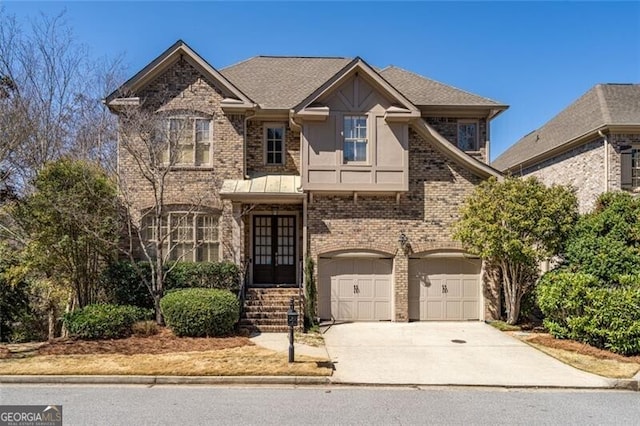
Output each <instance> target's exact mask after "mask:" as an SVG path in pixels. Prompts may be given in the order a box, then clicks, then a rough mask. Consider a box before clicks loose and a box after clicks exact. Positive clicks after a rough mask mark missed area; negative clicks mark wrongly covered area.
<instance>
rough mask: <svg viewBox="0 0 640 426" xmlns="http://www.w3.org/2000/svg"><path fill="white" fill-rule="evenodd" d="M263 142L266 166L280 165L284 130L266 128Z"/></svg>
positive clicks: (282, 153)
mask: <svg viewBox="0 0 640 426" xmlns="http://www.w3.org/2000/svg"><path fill="white" fill-rule="evenodd" d="M265 142H266V151H267V152H266V157H267V158H266V160H267V164H282V163H283V158H284V152H283V151H284V128H283V127H268V128H267V131H266V141H265Z"/></svg>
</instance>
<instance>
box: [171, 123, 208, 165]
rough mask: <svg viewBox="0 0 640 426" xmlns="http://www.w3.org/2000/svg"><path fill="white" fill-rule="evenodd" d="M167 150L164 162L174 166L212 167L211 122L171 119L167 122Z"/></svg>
mask: <svg viewBox="0 0 640 426" xmlns="http://www.w3.org/2000/svg"><path fill="white" fill-rule="evenodd" d="M166 134H167V137H166V139H167V148H166V151H164V152H163V153H162V162H163V163H164V164H168V165H172V166H174V165H175V166H196V167H201V166H210V165H211V141H212V132H211V120H210V119H209V118H200V117H171V118H169V119H168V120H167V133H166Z"/></svg>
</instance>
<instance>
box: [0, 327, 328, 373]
mask: <svg viewBox="0 0 640 426" xmlns="http://www.w3.org/2000/svg"><path fill="white" fill-rule="evenodd" d="M328 361H329V360H327V359H316V358H312V357H305V356H302V355H297V356H296V362H294V363H291V364H289V363H288V356H287V354H282V353H277V352H274V351H271V350H268V349H265V348H262V347H258V346H255V345H254V344H253V343H252V342H251V341H250V340H249V339H248V338H246V337H227V338H178V337H175V336H173V334H171V332H170V331H169V330H166V329H164V330H162V331H161V332H160V333H159V334H157V335H155V336H149V337H130V338H127V339H117V340H101V341H82V340H57V341H54V342H51V343H44V344H30V345H29V344H27V345H2V346H0V374H11V375H20V374H23V375H24V374H34V375H163V376H165V375H166V376H330V375H331V373H332V369H331V365H330V363H329V362H328Z"/></svg>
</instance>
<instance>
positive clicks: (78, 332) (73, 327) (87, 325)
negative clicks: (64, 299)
mask: <svg viewBox="0 0 640 426" xmlns="http://www.w3.org/2000/svg"><path fill="white" fill-rule="evenodd" d="M150 317H151V311H149V310H146V309H142V308H138V307H135V306H129V305H124V306H119V305H108V304H98V305H88V306H86V307H85V308H83V309H80V310H77V311H74V312H70V313H68V314H66V315H65V316H64V324H65V326H66V327H67V330H69V334H70V335H71V336H72V337H76V338H79V339H117V338H122V337H128V336H131V333H132V330H131V327H132V326H133V323H135V322H136V321H140V320H144V319H149V318H150Z"/></svg>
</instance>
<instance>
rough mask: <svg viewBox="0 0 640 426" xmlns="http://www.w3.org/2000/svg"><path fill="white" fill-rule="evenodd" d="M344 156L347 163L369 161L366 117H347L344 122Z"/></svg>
mask: <svg viewBox="0 0 640 426" xmlns="http://www.w3.org/2000/svg"><path fill="white" fill-rule="evenodd" d="M342 135H343V138H344V141H343V145H342V156H343V161H344V162H345V163H364V162H366V161H367V158H368V157H367V145H368V141H367V117H366V116H364V115H345V116H344V120H343V127H342Z"/></svg>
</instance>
